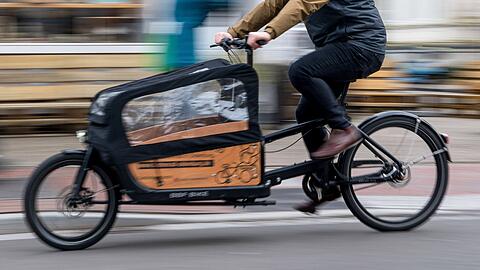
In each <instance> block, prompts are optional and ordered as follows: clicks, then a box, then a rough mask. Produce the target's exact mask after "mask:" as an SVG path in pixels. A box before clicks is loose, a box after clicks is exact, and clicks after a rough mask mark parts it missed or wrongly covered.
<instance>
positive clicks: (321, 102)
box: [288, 42, 384, 152]
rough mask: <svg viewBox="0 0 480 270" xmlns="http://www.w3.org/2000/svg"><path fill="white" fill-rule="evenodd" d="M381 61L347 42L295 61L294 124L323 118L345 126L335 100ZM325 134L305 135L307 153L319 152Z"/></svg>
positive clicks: (292, 78)
mask: <svg viewBox="0 0 480 270" xmlns="http://www.w3.org/2000/svg"><path fill="white" fill-rule="evenodd" d="M383 60H384V55H383V54H377V53H374V52H371V51H369V50H365V49H362V48H360V47H358V46H355V45H352V44H349V43H348V42H339V43H330V44H327V45H325V46H324V47H321V48H318V49H317V50H316V51H314V52H311V53H309V54H307V55H305V56H303V57H301V58H300V59H298V60H297V61H296V62H294V63H293V64H292V65H291V66H290V69H289V72H288V75H289V77H290V82H291V83H292V85H293V86H294V87H295V88H296V89H297V90H298V91H299V92H300V93H301V94H302V97H301V98H300V102H299V104H298V107H297V111H296V117H297V122H298V123H303V122H307V121H311V120H315V119H325V120H326V121H327V123H328V125H329V126H330V127H331V128H335V129H344V128H346V127H348V126H349V125H350V122H349V121H348V120H347V118H346V112H345V108H344V107H343V106H342V104H339V102H338V101H337V98H338V97H339V96H340V94H341V93H342V91H343V89H344V88H345V87H348V85H349V83H350V82H352V81H354V80H356V79H360V78H366V77H367V76H369V75H370V74H372V73H374V72H376V71H378V70H379V69H380V68H381V66H382V63H383ZM326 134H327V131H326V129H324V128H317V129H315V130H312V131H310V132H308V133H307V134H304V141H305V144H306V146H307V148H308V150H309V151H310V152H313V151H315V150H316V149H318V147H320V145H321V144H322V143H323V141H324V138H325V136H326Z"/></svg>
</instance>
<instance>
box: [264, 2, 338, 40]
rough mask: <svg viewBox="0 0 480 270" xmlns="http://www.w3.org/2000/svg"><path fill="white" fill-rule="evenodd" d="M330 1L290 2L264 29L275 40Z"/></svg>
mask: <svg viewBox="0 0 480 270" xmlns="http://www.w3.org/2000/svg"><path fill="white" fill-rule="evenodd" d="M328 2H330V0H290V1H287V3H286V4H285V5H284V7H283V8H282V9H281V10H280V12H279V13H278V14H277V16H276V17H275V18H274V19H273V20H271V21H270V22H269V23H268V25H267V26H266V27H265V32H267V33H269V34H270V36H271V37H272V39H275V38H277V37H278V36H280V35H281V34H283V33H284V32H286V31H287V30H288V29H290V28H292V27H293V26H295V25H297V24H298V23H300V22H303V21H304V20H305V19H306V18H307V17H308V16H309V15H310V14H312V13H314V12H316V11H317V10H319V9H321V8H322V7H323V6H325V5H326V4H328Z"/></svg>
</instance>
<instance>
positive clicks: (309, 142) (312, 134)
mask: <svg viewBox="0 0 480 270" xmlns="http://www.w3.org/2000/svg"><path fill="white" fill-rule="evenodd" d="M321 117H322V116H321V115H320V113H319V111H318V110H317V109H316V108H315V106H314V105H313V104H312V103H311V102H309V101H308V100H307V99H306V98H305V97H303V96H302V97H301V98H300V101H299V103H298V106H297V110H296V118H297V123H299V124H301V123H305V122H308V121H312V120H316V119H319V118H321ZM302 134H303V141H304V142H305V146H306V147H307V149H308V151H309V152H313V151H315V150H317V149H318V148H319V147H320V145H322V144H323V143H324V142H325V140H326V139H327V138H328V131H327V129H326V128H325V127H317V128H314V129H312V130H308V131H305V132H302Z"/></svg>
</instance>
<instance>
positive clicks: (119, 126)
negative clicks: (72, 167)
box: [88, 59, 261, 165]
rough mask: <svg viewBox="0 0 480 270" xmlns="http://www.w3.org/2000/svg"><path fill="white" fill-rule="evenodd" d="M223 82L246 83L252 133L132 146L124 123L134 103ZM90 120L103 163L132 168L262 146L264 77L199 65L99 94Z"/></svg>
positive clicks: (239, 68) (214, 63) (242, 68)
mask: <svg viewBox="0 0 480 270" xmlns="http://www.w3.org/2000/svg"><path fill="white" fill-rule="evenodd" d="M195 71H197V72H195ZM192 72H195V73H192ZM222 78H234V79H237V80H239V81H241V82H242V83H243V84H244V87H245V90H246V92H247V103H248V115H249V130H246V131H240V132H234V133H226V134H220V135H212V136H206V137H200V138H194V139H183V140H177V141H171V142H163V143H158V144H152V145H139V146H130V144H129V142H128V138H127V135H126V132H125V129H124V126H123V122H122V110H123V108H124V106H125V105H126V104H127V103H128V102H129V101H130V100H132V99H135V98H138V97H141V96H145V95H150V94H155V93H160V92H165V91H168V90H171V89H175V88H179V87H183V86H187V85H191V84H196V83H200V82H205V81H209V80H215V79H222ZM88 119H89V121H90V125H89V127H88V141H89V143H91V144H92V145H93V146H94V147H95V149H97V150H99V151H100V154H101V156H102V159H103V160H104V161H105V162H107V163H108V164H117V165H119V164H129V163H133V162H138V161H143V160H149V159H155V158H164V157H169V156H175V155H180V154H186V153H192V152H198V151H203V150H211V149H216V148H220V147H227V146H234V145H239V144H245V143H251V142H257V141H260V140H261V132H260V128H259V125H258V76H257V74H256V72H255V70H254V69H253V68H252V67H250V66H249V65H246V64H237V65H231V64H230V63H228V62H227V61H226V60H223V59H216V60H211V61H207V62H203V63H199V64H196V65H193V66H190V67H187V68H183V69H179V70H175V71H172V72H168V73H163V74H159V75H155V76H152V77H148V78H144V79H140V80H136V81H132V82H129V83H126V84H122V85H119V86H115V87H112V88H108V89H105V90H103V91H101V92H99V93H98V94H97V95H96V96H95V98H94V101H93V103H92V106H91V108H90V113H89V115H88Z"/></svg>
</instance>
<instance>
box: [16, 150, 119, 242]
mask: <svg viewBox="0 0 480 270" xmlns="http://www.w3.org/2000/svg"><path fill="white" fill-rule="evenodd" d="M83 159H84V155H83V154H64V153H62V154H58V155H55V156H53V157H51V158H49V159H48V160H46V161H45V162H44V163H42V164H41V165H40V166H39V167H38V168H37V169H36V170H35V171H34V173H33V174H32V176H31V178H30V181H29V183H28V186H27V188H26V191H25V196H24V206H25V215H26V221H27V223H28V225H29V226H30V228H31V229H32V230H33V232H34V233H35V234H36V235H37V236H38V237H39V238H40V239H41V240H42V241H43V242H45V243H46V244H48V245H50V246H52V247H54V248H58V249H61V250H78V249H84V248H87V247H89V246H91V245H93V244H95V243H97V242H98V241H100V240H101V239H102V238H103V237H104V236H105V235H106V234H107V232H108V231H109V229H110V228H111V226H112V225H113V223H114V221H115V218H116V214H117V211H118V199H117V198H118V196H117V189H116V187H115V186H114V185H113V183H112V181H111V179H110V177H109V174H108V173H107V171H106V170H105V169H104V168H102V167H101V166H97V165H95V164H92V165H91V166H90V168H89V170H88V172H87V174H86V177H85V181H84V184H83V186H82V189H81V192H80V198H73V196H72V192H71V191H72V185H73V183H74V180H75V177H76V175H77V172H78V170H79V168H80V167H81V165H82V162H83Z"/></svg>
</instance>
